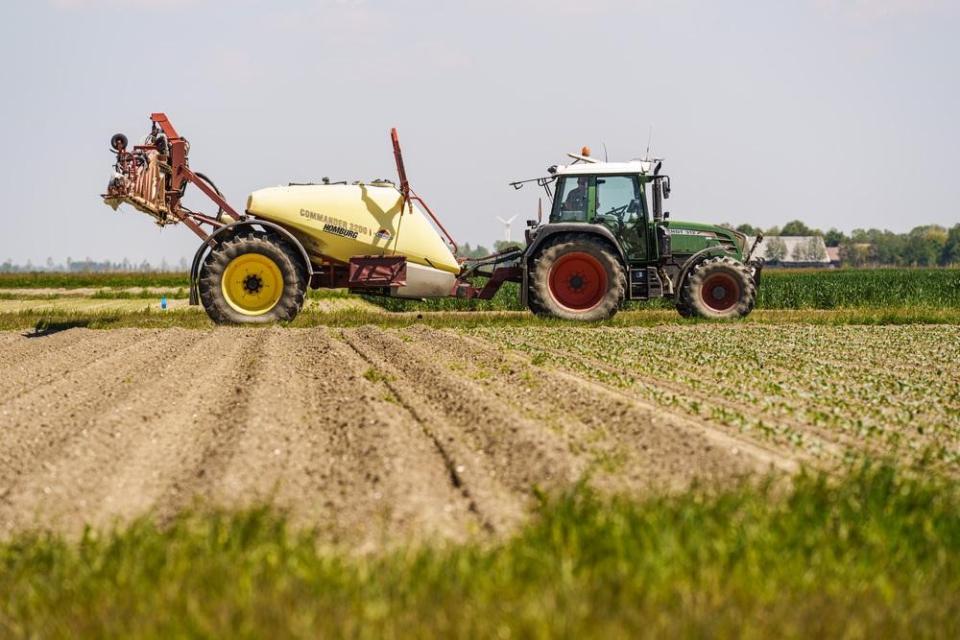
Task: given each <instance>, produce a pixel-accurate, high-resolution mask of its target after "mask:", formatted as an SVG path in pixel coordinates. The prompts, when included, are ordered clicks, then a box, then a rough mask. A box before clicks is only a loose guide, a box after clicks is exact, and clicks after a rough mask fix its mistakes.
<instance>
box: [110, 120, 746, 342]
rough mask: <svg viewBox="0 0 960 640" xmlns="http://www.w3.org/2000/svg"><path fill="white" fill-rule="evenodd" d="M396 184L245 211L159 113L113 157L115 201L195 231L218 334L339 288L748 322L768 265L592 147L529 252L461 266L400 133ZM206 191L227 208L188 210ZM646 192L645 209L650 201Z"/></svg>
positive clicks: (532, 234)
mask: <svg viewBox="0 0 960 640" xmlns="http://www.w3.org/2000/svg"><path fill="white" fill-rule="evenodd" d="M391 141H392V144H393V152H394V159H395V162H396V166H397V174H398V178H399V182H398V183H395V182H393V181H391V180H385V179H378V180H372V181H370V182H353V183H347V182H331V181H330V180H328V179H324V180H322V181H321V182H320V183H299V184H297V183H291V184H289V185H286V186H281V187H270V188H266V189H260V190H257V191H254V192H253V193H251V194H250V196H249V197H248V198H247V202H246V207H245V208H244V210H243V211H242V212H240V211H238V210H237V209H235V208H234V207H232V206H231V205H230V204H229V203H228V202H227V201H226V199H225V198H224V196H223V194H222V193H221V192H220V190H219V189H218V188H217V186H216V185H215V184H214V182H213V181H212V180H211V179H209V178H208V177H206V176H205V175H204V174H202V173H200V172H195V171H193V169H191V168H190V164H189V151H190V144H189V142H188V141H187V140H186V138H184V137H183V136H181V135H180V134H179V133H178V132H177V131H176V129H175V128H174V127H173V125H172V124H171V122H170V120H169V119H168V118H167V116H166V115H165V114H163V113H154V114H152V115H151V129H150V132H149V134H148V135H147V136H146V137H145V138H144V139H143V141H142V142H141V143H140V144H137V145H134V146H133V147H132V148H128V146H129V141H128V139H127V137H126V136H124V135H123V134H117V135H115V136H113V138H112V139H111V140H110V149H111V151H112V152H113V153H114V154H115V156H116V161H115V163H114V174H113V177H112V178H111V180H110V182H109V184H108V186H107V191H106V193H104V194H102V198H103V200H104V202H105V203H107V204H108V205H110V206H111V207H112V208H113V209H114V210H116V209H117V208H118V207H119V206H120V205H121V204H127V205H130V206H132V207H134V208H135V209H136V210H138V211H140V212H142V213H146V214H148V215H149V216H151V217H152V218H153V219H154V221H155V222H156V223H157V224H158V225H161V226H165V225H168V224H176V223H183V224H185V225H186V226H187V227H188V228H190V229H191V230H192V231H193V232H194V233H196V234H197V235H198V236H199V237H200V238H201V239H202V240H203V242H202V244H201V245H200V247H199V248H198V250H197V252H196V254H195V255H194V259H193V262H192V265H191V270H190V304H194V305H195V304H199V303H201V302H202V304H203V307H204V309H205V310H206V312H207V314H208V315H209V316H210V318H211V319H212V320H213V321H214V322H216V323H218V324H252V323H268V322H275V321H288V320H292V319H293V318H294V317H296V315H297V313H298V312H299V311H300V309H301V308H302V306H303V303H304V298H305V296H306V291H307V289H308V288H343V289H348V290H350V291H352V292H356V293H362V294H367V295H382V296H391V297H400V298H413V299H422V298H432V297H445V296H454V297H459V298H466V299H481V300H482V299H489V298H492V297H493V296H494V295H495V294H496V292H497V291H498V290H499V289H500V287H501V286H502V285H503V283H504V282H515V283H517V284H518V285H519V290H520V294H519V295H520V299H521V303H522V304H523V306H525V307H527V308H529V309H530V310H531V311H533V312H534V313H535V314H537V315H546V316H555V317H559V318H566V319H570V320H582V321H596V320H604V319H607V318H609V317H611V316H612V315H613V314H614V313H616V311H617V310H618V309H619V308H620V307H621V306H622V305H623V303H624V302H625V301H628V300H649V299H652V298H659V297H669V298H671V299H672V300H673V301H674V304H675V305H676V308H677V310H678V311H679V312H680V314H681V315H683V316H685V317H688V316H702V317H708V318H734V317H739V316H744V315H746V314H748V313H750V311H751V309H752V308H753V305H754V301H755V298H756V290H757V286H758V285H759V280H760V271H761V269H762V266H763V265H762V262H761V261H759V260H752V259H751V256H752V254H753V249H754V248H755V247H756V245H757V243H758V242H760V241H761V240H762V237H758V238H757V239H756V241H755V242H754V243H753V245H752V246H751V247H749V248H748V246H747V238H746V236H744V235H743V234H741V233H738V232H736V231H732V230H728V229H725V228H722V227H714V226H709V225H702V224H695V223H678V222H670V221H669V220H668V218H669V214H668V213H666V212H664V211H663V200H664V198H667V197H669V195H670V179H669V177H668V176H666V175H662V174H661V173H660V169H661V166H662V163H661V161H659V160H655V161H649V160H637V161H631V162H598V161H597V160H596V159H594V158H592V157H591V156H590V154H589V150H588V149H586V148H584V149H583V150H581V153H579V154H569V155H570V157H571V158H572V159H573V162H572V163H571V164H569V165H565V166H557V165H555V166H552V167H550V168H549V169H548V170H547V173H548V175H547V176H544V177H540V178H534V179H531V180H521V181H518V182H514V183H511V184H512V186H513V187H514V188H516V189H519V188H522V187H523V186H524V185H525V184H527V183H530V182H536V183H537V184H538V185H539V186H541V187H542V188H544V189H545V191H546V193H547V195H548V197H549V199H550V201H551V202H552V205H551V207H550V214H549V220H548V221H546V222H543V221H542V220H541V219H539V218H538V219H537V220H530V221H528V227H527V229H526V246H525V247H523V248H521V247H514V248H510V249H508V250H506V251H502V252H499V253H495V254H492V255H490V256H485V257H483V258H477V259H458V258H457V257H456V252H457V245H456V242H455V241H454V240H453V238H452V237H451V235H450V234H449V233H448V232H447V230H446V229H445V228H444V226H443V225H442V224H441V222H440V220H439V219H438V218H437V216H436V215H435V214H434V213H433V211H432V210H431V209H430V207H429V206H428V205H427V203H426V202H425V201H424V200H423V198H421V197H420V196H419V195H417V193H416V192H415V191H414V190H413V189H412V188H411V186H410V183H409V181H408V179H407V175H406V170H405V167H404V163H403V155H402V152H401V149H400V142H399V137H398V135H397V131H396V129H393V130H392V131H391ZM188 185H194V186H195V187H196V188H198V189H199V190H200V191H201V192H202V193H204V194H205V195H206V196H207V197H208V198H209V199H210V200H211V201H212V202H213V203H214V205H216V207H217V211H216V213H201V212H198V211H194V210H192V209H190V208H188V207H187V206H186V205H185V204H184V203H183V197H184V194H185V192H186V189H187V186H188ZM648 192H649V194H650V203H649V206H648V198H647V194H648Z"/></svg>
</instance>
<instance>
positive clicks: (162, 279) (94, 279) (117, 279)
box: [0, 271, 190, 289]
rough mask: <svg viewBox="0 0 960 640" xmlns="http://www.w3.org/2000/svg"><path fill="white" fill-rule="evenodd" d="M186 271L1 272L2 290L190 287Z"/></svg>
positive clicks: (0, 287) (0, 283)
mask: <svg viewBox="0 0 960 640" xmlns="http://www.w3.org/2000/svg"><path fill="white" fill-rule="evenodd" d="M189 284H190V276H189V274H187V273H186V272H177V271H172V272H164V273H138V272H129V273H128V272H116V273H114V272H108V273H59V272H50V273H46V272H34V273H0V289H24V288H30V289H45V288H52V289H54V288H55V289H78V288H81V287H82V288H103V287H187V286H189Z"/></svg>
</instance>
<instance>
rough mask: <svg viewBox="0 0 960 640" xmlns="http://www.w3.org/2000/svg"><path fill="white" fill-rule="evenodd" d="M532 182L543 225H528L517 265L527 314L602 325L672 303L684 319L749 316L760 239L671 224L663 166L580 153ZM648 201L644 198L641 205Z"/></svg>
mask: <svg viewBox="0 0 960 640" xmlns="http://www.w3.org/2000/svg"><path fill="white" fill-rule="evenodd" d="M568 155H569V156H570V157H571V158H573V159H574V162H573V163H571V164H569V165H566V166H563V165H559V166H558V165H554V166H552V167H550V168H549V169H548V170H547V172H548V174H549V175H547V176H545V177H542V178H534V179H531V180H521V181H518V182H514V183H511V184H512V186H513V187H514V188H517V189H519V188H521V187H523V185H524V184H526V183H529V182H536V183H537V184H538V185H539V186H541V187H543V188H544V189H545V191H546V194H547V197H548V201H550V202H552V204H551V206H550V214H549V220H548V221H547V222H546V223H543V222H542V220H540V219H538V220H528V221H527V225H528V228H527V230H526V241H527V242H526V245H527V246H526V249H525V250H524V252H523V255H522V256H521V258H520V261H521V265H522V274H523V278H522V286H521V288H520V295H521V298H522V301H523V303H524V306H526V307H528V308H529V309H530V310H531V311H533V312H534V313H535V314H538V315H550V316H556V317H560V318H568V319H572V320H602V319H605V318H609V317H610V316H612V315H613V314H614V313H616V311H617V309H619V308H620V307H621V306H622V304H623V303H624V301H627V300H650V299H653V298H669V299H671V300H672V301H673V303H674V305H675V307H676V309H677V311H678V312H679V313H680V315H682V316H684V317H690V316H700V317H704V318H734V317H741V316H745V315H747V314H749V313H750V311H751V310H752V309H753V306H754V303H755V301H756V294H757V288H758V287H759V285H760V272H761V270H762V269H763V262H762V259H752V255H753V253H754V249H755V248H756V246H757V244H759V243H760V242H761V241H762V240H763V237H762V236H757V237H756V239H755V240H754V241H753V243H752V244H749V246H748V238H747V236H746V235H745V234H743V233H740V232H738V231H734V230H732V229H727V228H724V227H719V226H713V225H706V224H699V223H694V222H676V221H673V222H672V221H670V220H669V217H670V213H669V212H666V211H664V210H663V201H664V199H666V198H669V197H670V177H669V176H667V175H664V174H661V173H660V170H661V168H662V161H661V160H634V161H630V162H599V161H597V160H596V159H594V158H592V157H591V156H590V150H589V149H588V148H586V147H584V148H583V149H582V150H581V152H580V153H579V154H573V153H571V154H568ZM648 194H649V199H648Z"/></svg>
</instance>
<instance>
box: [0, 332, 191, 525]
mask: <svg viewBox="0 0 960 640" xmlns="http://www.w3.org/2000/svg"><path fill="white" fill-rule="evenodd" d="M130 333H131V335H132V336H133V337H134V338H135V341H134V342H133V343H132V344H131V345H129V346H128V347H127V348H125V349H121V350H119V351H115V352H113V353H112V354H111V355H110V356H108V357H104V358H102V359H100V360H98V361H97V362H96V363H95V364H93V365H91V366H90V367H89V368H84V369H83V371H81V372H76V373H71V374H68V375H67V376H65V377H64V378H63V379H61V380H58V381H56V382H55V383H51V384H49V385H45V386H42V387H38V388H37V389H35V390H33V391H31V392H29V393H26V394H23V395H22V396H20V397H19V398H16V399H14V400H13V401H11V402H9V403H6V404H4V406H3V408H2V412H0V413H2V417H3V428H2V430H0V530H9V529H10V527H12V526H13V525H14V524H15V523H21V524H25V523H26V522H37V523H39V522H46V521H48V520H49V518H47V516H46V515H44V513H43V512H44V511H45V506H46V503H45V501H46V498H45V497H46V496H52V495H53V494H54V493H55V491H61V492H63V491H66V487H67V486H68V485H70V484H71V483H73V482H75V479H71V478H69V477H68V476H64V477H63V478H61V479H60V480H59V481H58V482H55V483H53V484H46V483H44V482H43V481H42V480H41V479H42V478H43V477H44V474H49V472H51V471H53V470H54V469H56V464H57V461H58V460H59V459H60V457H61V456H62V455H64V452H65V451H68V450H69V448H70V447H72V446H76V447H79V448H81V449H82V448H84V447H93V448H96V447H97V446H98V445H97V443H98V442H101V441H103V440H105V439H106V440H109V439H112V438H117V437H120V431H118V430H117V427H118V425H117V424H115V423H113V422H111V421H110V419H109V417H110V416H112V415H114V414H115V412H116V411H117V407H118V406H121V405H122V403H123V402H124V401H125V400H126V398H128V397H129V396H131V395H133V394H138V393H140V390H141V389H144V388H149V387H150V386H151V385H152V384H153V383H154V382H155V380H157V379H158V378H159V377H160V376H162V375H163V372H164V371H165V370H166V369H168V368H169V367H170V365H171V362H172V361H171V359H170V358H169V353H171V352H173V353H177V352H179V351H181V350H183V349H185V348H187V347H188V346H189V345H190V344H191V343H193V342H195V341H196V340H198V339H199V338H200V336H201V335H202V334H199V333H196V332H188V331H183V330H170V331H165V332H143V331H132V332H130ZM99 339H100V340H102V341H103V342H104V343H105V344H110V343H112V342H114V341H115V339H116V338H115V336H113V335H111V334H109V333H103V334H100V336H99ZM67 455H68V454H67ZM96 473H97V475H98V476H100V475H102V474H103V471H102V470H99V471H98V472H96ZM24 495H33V496H36V497H37V498H38V499H37V500H36V501H33V502H31V501H29V500H26V499H21V496H24ZM55 499H56V497H54V498H51V500H55Z"/></svg>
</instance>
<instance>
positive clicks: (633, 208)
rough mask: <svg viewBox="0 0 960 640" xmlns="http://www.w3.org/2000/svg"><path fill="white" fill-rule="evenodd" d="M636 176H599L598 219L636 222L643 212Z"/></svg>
mask: <svg viewBox="0 0 960 640" xmlns="http://www.w3.org/2000/svg"><path fill="white" fill-rule="evenodd" d="M642 202H643V200H642V198H641V197H640V185H639V184H638V182H637V178H636V176H597V209H596V212H597V213H596V218H598V221H602V220H604V219H606V220H619V221H622V222H624V223H630V222H635V221H636V220H637V219H639V218H640V217H641V215H642V213H643V210H642V208H643V205H642Z"/></svg>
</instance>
